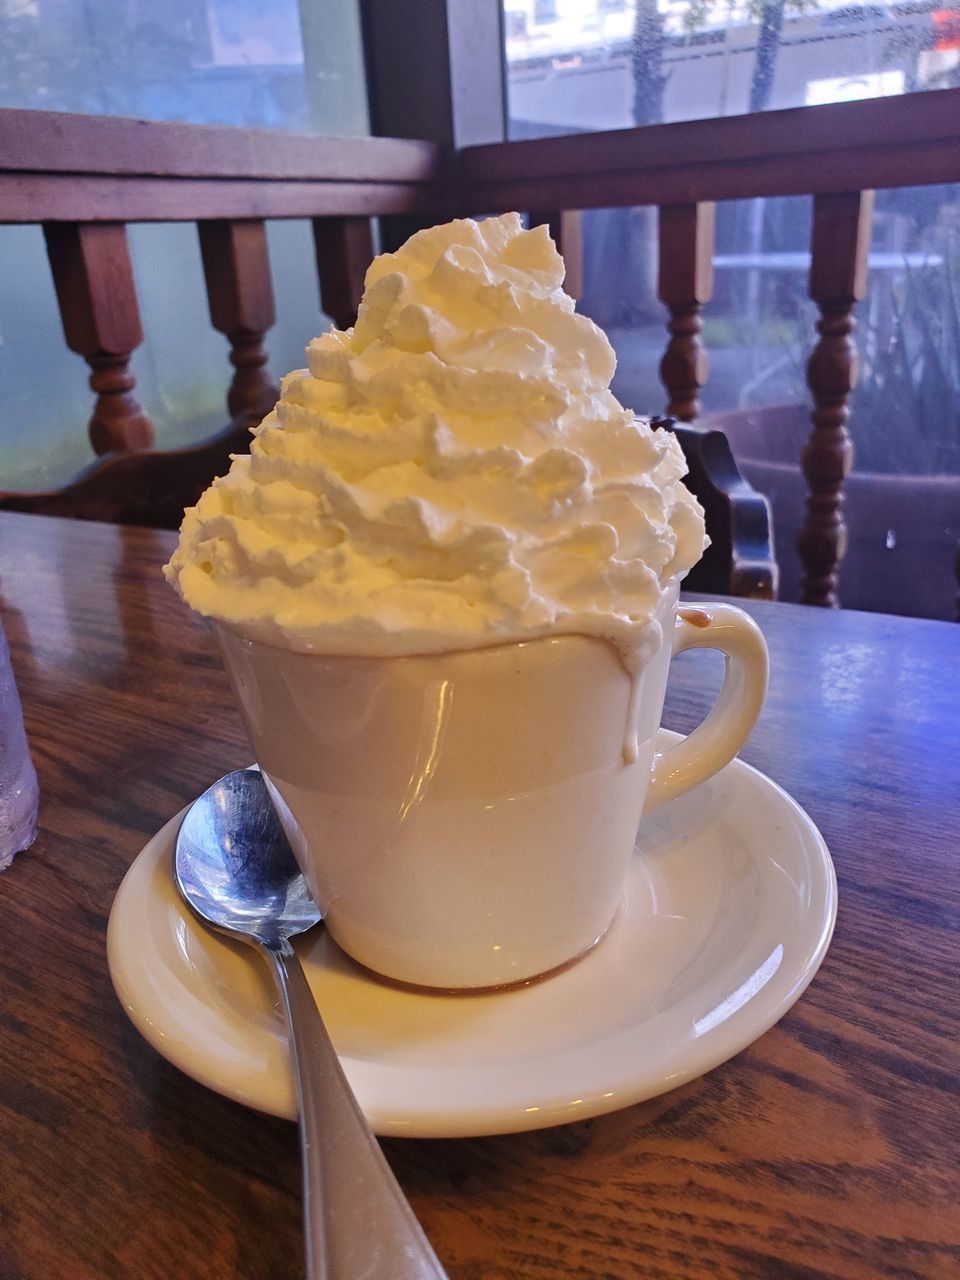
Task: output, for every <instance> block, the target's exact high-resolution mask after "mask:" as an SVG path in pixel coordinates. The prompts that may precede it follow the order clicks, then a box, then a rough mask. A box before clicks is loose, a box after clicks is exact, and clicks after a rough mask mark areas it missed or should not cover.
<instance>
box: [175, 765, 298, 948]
mask: <svg viewBox="0 0 960 1280" xmlns="http://www.w3.org/2000/svg"><path fill="white" fill-rule="evenodd" d="M176 875H177V885H178V887H179V889H180V892H181V893H182V894H183V896H184V898H185V899H186V901H187V903H188V904H189V905H190V906H191V907H192V908H193V910H194V911H195V912H196V914H197V915H198V916H200V917H201V918H202V919H203V920H206V921H207V923H208V924H212V925H214V926H215V927H216V928H218V929H222V930H224V931H225V932H227V933H231V934H246V935H248V937H249V938H250V940H251V941H253V942H256V943H258V944H259V945H260V946H273V945H277V943H278V942H279V940H280V938H283V937H285V938H292V937H295V936H296V935H297V934H298V933H305V932H306V930H307V929H312V928H313V926H314V925H315V924H319V923H320V921H321V920H322V919H323V915H322V913H321V911H320V909H319V907H318V906H317V904H316V903H315V902H314V901H313V899H312V898H311V896H310V890H309V889H308V888H307V884H306V881H305V880H304V878H303V875H302V874H301V872H300V868H299V867H298V866H297V862H296V859H295V858H294V856H293V850H292V849H291V848H290V844H289V841H288V840H287V837H286V836H285V835H284V832H283V828H282V827H281V826H280V823H279V821H278V820H277V814H276V810H275V809H274V807H273V802H272V801H271V799H270V795H269V792H268V791H267V787H266V784H265V782H264V779H263V775H262V774H261V773H260V771H259V769H240V770H238V771H237V772H236V773H228V774H227V775H226V777H223V778H220V780H219V781H218V782H215V783H214V784H213V786H212V787H210V788H209V790H208V791H206V792H204V794H203V795H202V796H201V797H200V799H199V800H198V801H197V802H196V804H194V805H192V806H191V808H190V811H189V812H188V814H187V816H186V817H185V818H184V820H183V825H182V826H181V828H180V834H179V836H178V837H177V852H176Z"/></svg>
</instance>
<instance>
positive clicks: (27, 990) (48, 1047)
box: [0, 515, 960, 1280]
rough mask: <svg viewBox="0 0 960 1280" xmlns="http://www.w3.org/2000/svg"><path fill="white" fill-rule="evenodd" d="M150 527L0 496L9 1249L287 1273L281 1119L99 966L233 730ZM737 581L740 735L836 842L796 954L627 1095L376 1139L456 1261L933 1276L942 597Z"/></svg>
mask: <svg viewBox="0 0 960 1280" xmlns="http://www.w3.org/2000/svg"><path fill="white" fill-rule="evenodd" d="M171 546H172V537H171V535H169V534H163V533H154V532H149V531H142V530H130V529H121V528H114V527H109V526H105V525H93V524H77V523H72V522H69V521H58V520H53V519H49V518H44V517H31V516H13V515H6V516H2V517H0V603H2V606H3V619H4V625H5V627H6V629H7V633H8V637H9V639H10V643H11V647H12V650H13V658H14V665H15V668H16V672H17V676H18V680H19V683H20V687H21V693H22V696H23V701H24V705H25V714H26V720H27V729H28V733H29V736H30V740H31V743H32V746H33V752H34V757H35V760H36V764H37V768H38V772H39V775H40V786H41V791H42V798H43V810H42V832H41V835H40V837H39V839H38V840H37V843H36V845H35V846H34V848H33V849H32V850H31V851H30V852H29V853H27V854H25V855H23V856H22V857H20V858H18V859H17V861H16V862H15V864H14V866H13V868H12V869H11V870H10V871H9V872H7V873H6V874H5V875H3V876H2V877H0V939H2V942H0V964H2V978H0V1000H2V1018H0V1167H2V1173H0V1277H2V1280H27V1278H29V1280H112V1278H113V1277H123V1278H127V1277H130V1278H131V1280H151V1278H152V1277H157V1278H158V1280H159V1278H160V1277H163V1278H164V1280H166V1278H167V1277H177V1280H193V1278H197V1280H207V1278H213V1277H218V1278H220V1277H223V1278H226V1277H238V1278H239V1280H287V1278H288V1277H298V1276H301V1275H302V1265H303V1259H302V1250H301V1244H300V1205H299V1196H300V1188H299V1160H298V1151H297V1139H296V1130H295V1128H294V1126H293V1125H290V1124H288V1123H286V1122H284V1121H280V1120H273V1119H268V1118H265V1117H264V1116H262V1115H258V1114H255V1113H254V1112H251V1111H247V1110H244V1109H243V1108H242V1107H240V1106H238V1105H236V1104H234V1103H232V1102H228V1101H226V1100H224V1099H223V1098H221V1097H219V1096H218V1095H216V1094H214V1093H211V1092H208V1091H207V1090H206V1089H204V1088H203V1087H202V1086H200V1085H198V1084H195V1083H194V1082H193V1081H191V1080H189V1079H188V1078H187V1077H185V1076H183V1075H181V1074H180V1073H179V1072H178V1071H177V1070H176V1069H175V1068H173V1067H171V1066H169V1065H168V1064H167V1063H166V1062H165V1061H164V1060H163V1059H162V1058H160V1057H159V1056H158V1055H157V1054H156V1053H155V1052H154V1051H153V1050H152V1049H151V1048H149V1047H148V1046H147V1044H146V1043H145V1042H144V1041H143V1040H141V1038H140V1037H139V1035H138V1034H137V1032H136V1031H135V1030H134V1029H133V1027H132V1026H131V1025H130V1024H129V1022H128V1021H127V1019H126V1017H125V1016H124V1014H123V1013H122V1012H121V1009H120V1007H119V1004H118V1003H117V1000H116V998H115V996H114V994H113V991H112V988H111V984H110V979H109V976H108V973H107V964H106V955H105V950H104V934H105V929H106V922H107V915H108V912H109V909H110V904H111V900H112V898H113V894H114V891H115V890H116V887H117V885H118V884H119V882H120V880H121V878H122V876H123V873H124V871H125V870H126V868H127V865H128V864H129V863H130V861H131V860H132V859H133V858H134V857H135V856H136V854H137V853H138V852H139V850H140V849H141V847H142V846H143V844H144V843H145V841H146V840H147V838H148V837H149V836H150V835H151V834H152V833H153V832H155V831H156V830H157V829H158V828H159V827H160V826H161V825H162V824H163V823H164V822H165V821H166V819H167V818H169V817H170V815H171V814H173V813H174V812H175V811H176V810H177V809H179V808H180V806H181V805H183V804H184V803H185V802H186V801H187V800H189V799H190V798H192V797H193V796H195V795H196V794H197V793H198V792H199V791H200V790H201V789H202V788H203V787H204V786H205V785H207V784H208V783H209V782H210V781H212V780H213V779H214V778H215V777H216V776H217V775H219V774H220V773H222V772H223V771H225V770H227V769H231V768H235V767H237V766H239V765H242V764H244V763H245V762H246V761H247V760H248V758H249V755H250V748H249V746H248V745H247V742H246V741H245V737H244V733H243V730H242V728H241V725H240V721H239V718H238V716H237V714H236V712H235V711H234V709H233V706H232V703H231V698H230V694H229V690H228V686H227V682H226V679H225V677H224V675H223V673H222V671H221V668H220V664H219V661H218V658H217V656H216V653H215V650H214V645H213V643H212V637H211V635H210V632H209V630H208V629H207V628H206V627H205V626H203V625H202V624H200V623H198V622H197V621H196V620H195V619H194V618H193V617H192V616H191V615H190V614H189V612H188V611H187V610H186V609H185V608H183V607H182V606H181V605H180V604H179V603H178V601H177V600H176V598H175V597H174V594H173V592H172V591H170V589H169V588H168V587H167V586H166V585H165V584H164V583H163V581H162V580H161V577H160V573H159V567H160V565H161V563H162V562H163V560H164V559H165V557H166V555H167V553H168V552H169V549H170V548H171ZM750 608H751V612H753V613H754V615H755V616H756V618H757V619H758V621H759V622H760V623H761V625H762V627H763V629H764V631H765V633H766V635H767V637H768V640H769V644H770V649H771V654H772V665H773V676H772V684H771V690H770V696H769V700H768V703H767V708H766V711H765V712H764V715H763V717H762V719H761V722H760V724H759V725H758V727H757V729H756V731H755V733H754V735H753V738H752V740H751V742H750V744H749V746H748V748H747V750H746V751H745V752H744V755H745V756H746V758H747V759H748V760H750V761H751V762H752V763H754V764H756V765H758V766H759V767H760V768H762V769H763V770H764V771H766V772H767V773H769V774H770V775H771V776H772V777H773V778H775V779H776V780H777V781H778V782H780V783H781V784H782V785H783V786H785V787H786V788H787V789H788V790H789V791H790V792H792V793H793V795H794V796H796V798H797V799H798V800H799V802H800V803H801V804H802V805H803V806H804V807H805V808H806V809H807V810H808V811H809V812H810V814H811V815H812V816H813V818H814V819H815V820H816V821H817V823H818V824H819V826H820V827H821V829H822V831H823V833H824V836H825V837H826V839H827V842H828V844H829V846H830V848H831V850H832V853H833V857H834V860H835V862H836V867H837V872H838V875H839V881H840V895H841V896H840V914H839V921H838V924H837V930H836V935H835V938H834V941H833V945H832V947H831V950H830V952H829V953H828V955H827V958H826V961H825V963H824V965H823V968H822V970H821V971H820V973H819V975H818V976H817V978H816V979H815V980H814V982H813V985H812V986H811V987H810V989H809V990H808V991H807V993H806V994H805V995H804V996H803V998H802V999H801V1000H800V1002H799V1004H797V1005H796V1006H795V1007H794V1009H793V1010H792V1011H791V1012H790V1013H789V1014H788V1015H787V1016H786V1017H785V1018H784V1019H783V1021H782V1022H780V1023H779V1025H778V1026H777V1027H775V1028H774V1029H773V1030H772V1031H770V1032H768V1033H767V1034H766V1035H765V1036H763V1037H762V1038H761V1039H760V1040H759V1041H758V1042H757V1043H755V1044H754V1045H753V1046H751V1047H750V1048H749V1049H747V1050H746V1051H744V1052H743V1053H741V1054H740V1055H739V1056H738V1057H736V1058H735V1059H734V1060H733V1061H731V1062H729V1063H727V1064H726V1065H725V1066H722V1067H720V1068H718V1069H717V1070H715V1071H713V1072H711V1073H710V1074H709V1075H708V1076H706V1077H704V1078H703V1079H700V1080H697V1081H695V1082H693V1083H691V1084H688V1085H686V1086H685V1087H683V1088H681V1089H678V1090H677V1091H676V1092H674V1093H670V1094H667V1095H665V1096H664V1097H661V1098H658V1099H656V1100H654V1101H652V1102H649V1103H645V1104H642V1105H640V1106H635V1107H632V1108H630V1109H629V1110H626V1111H621V1112H618V1113H616V1114H613V1115H608V1116H605V1117H603V1118H601V1119H595V1120H589V1121H584V1122H581V1123H579V1124H576V1125H570V1126H567V1127H564V1128H558V1129H552V1130H546V1131H543V1132H539V1133H530V1134H526V1135H523V1136H507V1137H499V1138H487V1139H476V1140H470V1141H406V1142H404V1141H398V1140H392V1141H389V1142H387V1143H385V1144H384V1145H385V1149H386V1152H387V1155H388V1158H389V1160H390V1162H391V1164H392V1165H393V1167H394V1169H395V1170H396V1173H397V1175H398V1177H399V1178H400V1181H401V1183H402V1184H403V1186H404V1188H405V1189H406V1191H407V1193H408V1194H409V1196H410V1198H411V1200H412V1202H413V1205H414V1208H415V1210H416V1212H417V1214H418V1215H419V1217H420V1219H421V1221H422V1222H423V1224H424V1226H425V1228H426V1230H427V1233H428V1234H429V1236H430V1237H431V1239H432V1241H433V1242H434V1244H435V1246H436V1248H437V1251H438V1253H439V1254H440V1257H441V1258H442V1259H443V1261H444V1263H445V1264H446V1266H447V1267H448V1269H449V1273H450V1276H451V1280H556V1278H557V1277H570V1276H578V1277H616V1278H617V1280H620V1278H627V1277H683V1278H684V1280H688V1278H689V1280H707V1278H710V1280H726V1278H728V1277H729V1278H733V1277H737V1278H738V1280H739V1278H741V1277H758V1278H763V1280H769V1278H770V1277H778V1278H784V1280H785V1278H787V1277H789V1278H790V1280H800V1278H801V1277H802V1278H803V1280H814V1277H823V1278H826V1277H829V1278H830V1280H841V1278H842V1280H877V1277H911V1278H914V1277H938V1278H939V1277H942V1278H943V1280H946V1278H947V1277H949V1276H958V1275H960V1207H958V1206H960V1158H958V1152H960V1105H958V1103H960V1098H958V1094H960V1047H958V1044H960V857H958V854H960V850H958V840H957V825H958V823H957V819H958V800H960V628H958V627H955V626H952V625H951V624H948V623H939V622H925V621H916V620H906V619H898V618H890V617H885V616H880V615H868V614H856V613H832V612H827V611H821V610H813V609H803V608H800V607H796V606H790V605H763V604H758V605H752V606H750ZM703 657H704V655H697V654H694V655H689V657H688V658H684V659H683V660H682V661H681V662H679V663H678V664H677V667H676V674H675V677H674V681H673V684H672V686H671V689H670V692H669V694H668V703H667V713H666V716H665V723H666V724H667V725H668V726H671V727H674V728H679V729H687V728H690V727H691V726H692V725H693V723H694V722H695V721H696V719H697V718H698V717H699V715H700V714H701V713H702V710H703V707H704V704H705V701H706V698H707V693H706V691H705V689H704V688H703V687H702V673H703V666H702V664H701V661H700V659H701V658H703ZM705 660H706V661H708V660H709V659H705ZM698 686H700V687H699V688H698ZM384 1280H389V1278H384Z"/></svg>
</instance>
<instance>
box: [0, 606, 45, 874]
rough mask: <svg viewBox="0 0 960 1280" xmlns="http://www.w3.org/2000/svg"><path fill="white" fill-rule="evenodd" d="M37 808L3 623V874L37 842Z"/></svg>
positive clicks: (0, 861)
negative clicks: (15, 856) (19, 856)
mask: <svg viewBox="0 0 960 1280" xmlns="http://www.w3.org/2000/svg"><path fill="white" fill-rule="evenodd" d="M38 806H39V796H38V793H37V775H36V773H35V772H34V768H33V762H32V761H31V759H30V750H29V748H28V746H27V735H26V733H25V731H24V728H23V713H22V711H21V709H20V696H19V694H18V693H17V686H16V683H15V681H14V678H13V668H12V666H11V665H10V648H9V646H8V644H7V637H6V635H5V634H4V630H3V623H2V622H0V871H3V870H5V869H6V868H7V867H9V865H10V863H11V862H12V861H13V857H14V854H16V853H20V852H22V850H24V849H27V848H29V846H30V845H31V844H33V841H34V840H35V839H36V835H37V810H38Z"/></svg>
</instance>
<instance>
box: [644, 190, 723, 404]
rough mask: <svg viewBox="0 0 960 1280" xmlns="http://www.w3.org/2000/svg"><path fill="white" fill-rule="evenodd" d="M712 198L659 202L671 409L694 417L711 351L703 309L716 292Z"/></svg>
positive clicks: (663, 372)
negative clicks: (700, 201)
mask: <svg viewBox="0 0 960 1280" xmlns="http://www.w3.org/2000/svg"><path fill="white" fill-rule="evenodd" d="M714 221H715V206H714V205H713V204H666V205H661V207H660V282H659V289H658V294H659V297H660V301H661V302H663V303H665V304H666V306H667V308H668V309H669V311H670V319H669V320H668V321H667V332H668V333H669V334H670V341H669V343H668V344H667V349H666V352H665V353H664V357H663V360H662V361H661V363H660V378H661V381H662V382H663V385H664V386H665V387H666V389H667V393H668V395H669V397H670V398H669V401H668V404H667V413H668V414H669V415H670V416H671V417H674V418H679V420H680V421H681V422H693V421H694V419H695V418H696V417H697V416H698V415H699V413H700V400H699V395H700V389H701V387H702V386H703V384H704V383H705V382H706V380H707V368H708V365H707V353H706V351H705V350H704V348H703V344H702V343H701V341H700V330H701V328H702V322H701V320H700V311H701V309H702V308H703V306H704V304H705V303H707V302H709V301H710V299H711V298H712V297H713V241H714Z"/></svg>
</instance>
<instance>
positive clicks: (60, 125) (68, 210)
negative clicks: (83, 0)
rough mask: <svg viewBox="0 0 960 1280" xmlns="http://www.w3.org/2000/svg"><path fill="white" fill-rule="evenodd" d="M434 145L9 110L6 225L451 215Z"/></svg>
mask: <svg viewBox="0 0 960 1280" xmlns="http://www.w3.org/2000/svg"><path fill="white" fill-rule="evenodd" d="M438 177H439V159H438V151H437V148H436V147H435V146H434V145H433V144H432V143H430V142H418V141H413V140H408V139H405V138H324V137H314V136H301V135H297V134H283V133H273V132H268V131H267V130H256V129H251V130H246V129H230V128H219V127H214V126H210V125H193V124H170V123H166V122H158V121H146V120H128V119H120V118H111V117H106V116H104V117H101V116H79V115H67V114H61V113H59V112H53V111H14V110H0V223H3V222H8V223H33V222H41V221H45V222H49V221H66V222H87V223H91V222H177V221H185V222H192V221H195V220H197V219H203V218H209V219H213V218H309V217H316V216H319V215H326V216H342V215H354V216H360V217H370V216H375V215H379V214H398V213H399V214H430V215H431V216H433V217H437V216H440V215H441V214H442V213H443V212H445V211H448V212H449V216H453V215H454V214H455V212H456V209H455V208H454V205H453V198H452V192H450V191H449V189H444V190H441V188H440V187H439V185H438Z"/></svg>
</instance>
